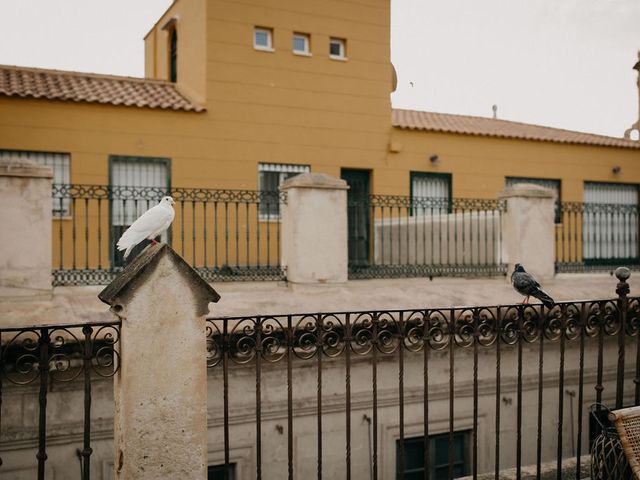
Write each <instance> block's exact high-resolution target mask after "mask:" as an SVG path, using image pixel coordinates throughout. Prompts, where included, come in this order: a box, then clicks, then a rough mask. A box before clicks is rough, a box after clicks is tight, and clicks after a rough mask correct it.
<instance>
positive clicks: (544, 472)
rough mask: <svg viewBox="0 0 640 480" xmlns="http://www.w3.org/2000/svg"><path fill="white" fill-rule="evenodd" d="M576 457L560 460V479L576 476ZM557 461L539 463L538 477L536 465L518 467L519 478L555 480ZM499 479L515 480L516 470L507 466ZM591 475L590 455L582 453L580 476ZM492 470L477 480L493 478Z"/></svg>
mask: <svg viewBox="0 0 640 480" xmlns="http://www.w3.org/2000/svg"><path fill="white" fill-rule="evenodd" d="M576 464H577V462H576V458H575V457H574V458H567V459H564V460H563V461H562V479H563V480H573V479H575V478H578V477H577V476H576ZM557 467H558V464H557V462H547V463H543V464H542V465H540V477H538V467H537V466H536V465H527V466H524V467H522V468H521V469H520V478H521V479H522V480H533V479H538V478H540V480H556V478H558V477H557V472H558V468H557ZM499 475H500V476H499V477H498V478H499V479H500V480H515V479H516V478H518V470H517V469H515V468H509V469H506V470H501V471H500V474H499ZM589 475H591V456H590V455H583V456H581V457H580V478H582V479H583V480H588V479H589ZM472 478H473V476H468V477H460V478H459V480H471V479H472ZM494 479H495V474H494V473H493V472H490V473H483V474H480V475H478V480H494Z"/></svg>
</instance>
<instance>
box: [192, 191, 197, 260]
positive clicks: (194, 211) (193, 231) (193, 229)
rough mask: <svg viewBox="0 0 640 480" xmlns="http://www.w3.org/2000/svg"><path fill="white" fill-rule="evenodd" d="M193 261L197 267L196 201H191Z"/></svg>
mask: <svg viewBox="0 0 640 480" xmlns="http://www.w3.org/2000/svg"><path fill="white" fill-rule="evenodd" d="M191 261H192V264H191V265H192V266H193V267H194V268H195V267H196V201H195V200H192V201H191Z"/></svg>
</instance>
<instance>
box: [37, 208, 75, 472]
mask: <svg viewBox="0 0 640 480" xmlns="http://www.w3.org/2000/svg"><path fill="white" fill-rule="evenodd" d="M74 213H75V211H74ZM39 343H40V359H39V362H38V371H39V373H40V391H39V394H38V402H39V408H40V410H39V421H38V453H37V454H36V458H37V459H38V480H44V465H45V462H46V461H47V450H46V439H47V387H48V385H49V329H47V328H43V329H41V330H40V340H39Z"/></svg>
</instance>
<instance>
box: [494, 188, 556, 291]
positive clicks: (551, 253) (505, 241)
mask: <svg viewBox="0 0 640 480" xmlns="http://www.w3.org/2000/svg"><path fill="white" fill-rule="evenodd" d="M500 198H501V199H504V200H506V202H507V211H506V212H505V213H504V214H503V215H502V259H503V261H504V262H505V263H507V265H508V272H509V275H510V274H511V272H512V271H513V268H514V265H515V264H516V263H521V264H522V266H523V267H524V268H525V269H526V270H527V272H529V273H532V274H533V275H534V276H535V277H536V278H537V279H538V280H542V279H548V278H551V277H553V276H554V274H555V194H554V193H553V191H552V190H550V189H548V188H544V187H541V186H539V185H533V184H516V185H513V186H510V187H507V188H505V189H504V190H503V191H502V192H500Z"/></svg>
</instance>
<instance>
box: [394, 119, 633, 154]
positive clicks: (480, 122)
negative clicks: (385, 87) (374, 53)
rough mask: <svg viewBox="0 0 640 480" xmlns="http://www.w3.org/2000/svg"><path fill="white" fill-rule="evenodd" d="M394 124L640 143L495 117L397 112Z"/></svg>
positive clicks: (566, 140) (613, 143)
mask: <svg viewBox="0 0 640 480" xmlns="http://www.w3.org/2000/svg"><path fill="white" fill-rule="evenodd" d="M391 123H392V125H393V126H394V127H398V128H405V129H409V130H428V131H432V132H444V133H459V134H463V135H481V136H487V137H502V138H517V139H522V140H538V141H543V142H558V143H575V144H587V145H600V146H603V147H621V148H638V149H640V142H637V141H633V140H626V139H624V138H616V137H606V136H604V135H595V134H592V133H582V132H574V131H571V130H563V129H561V128H551V127H543V126H540V125H531V124H528V123H519V122H510V121H507V120H498V119H493V118H484V117H472V116H468V115H452V114H449V113H434V112H420V111H417V110H402V109H394V110H393V112H392V117H391Z"/></svg>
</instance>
